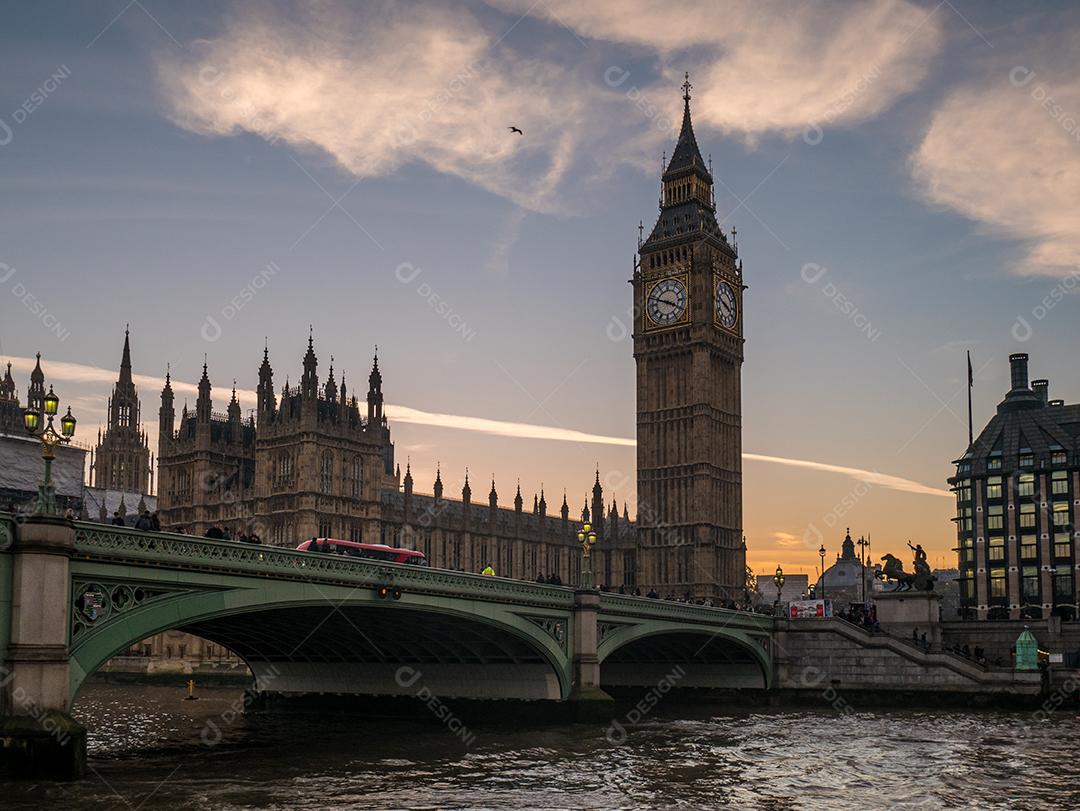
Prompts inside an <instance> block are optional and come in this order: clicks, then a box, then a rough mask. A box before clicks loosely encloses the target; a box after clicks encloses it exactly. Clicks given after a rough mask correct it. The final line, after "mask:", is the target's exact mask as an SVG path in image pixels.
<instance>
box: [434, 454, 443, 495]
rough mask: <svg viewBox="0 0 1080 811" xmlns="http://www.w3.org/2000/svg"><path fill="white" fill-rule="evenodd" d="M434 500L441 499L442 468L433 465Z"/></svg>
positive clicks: (436, 464)
mask: <svg viewBox="0 0 1080 811" xmlns="http://www.w3.org/2000/svg"><path fill="white" fill-rule="evenodd" d="M434 490H435V498H442V468H441V467H440V465H439V464H438V463H437V462H436V463H435V488H434Z"/></svg>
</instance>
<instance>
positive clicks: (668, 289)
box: [645, 279, 686, 327]
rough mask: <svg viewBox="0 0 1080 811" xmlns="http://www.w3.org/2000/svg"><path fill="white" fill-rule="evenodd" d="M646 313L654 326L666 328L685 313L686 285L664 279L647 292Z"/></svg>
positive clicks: (676, 280) (674, 280)
mask: <svg viewBox="0 0 1080 811" xmlns="http://www.w3.org/2000/svg"><path fill="white" fill-rule="evenodd" d="M645 304H646V312H648V314H649V318H650V319H652V322H653V323H654V324H657V325H659V326H661V327H666V326H669V325H671V324H674V323H676V322H677V321H679V319H681V318H682V317H683V314H684V313H685V312H686V285H685V284H683V283H682V282H681V281H679V280H678V279H664V280H662V281H659V282H657V283H656V284H655V285H653V287H652V288H651V289H650V290H649V298H648V300H647V301H646V303H645Z"/></svg>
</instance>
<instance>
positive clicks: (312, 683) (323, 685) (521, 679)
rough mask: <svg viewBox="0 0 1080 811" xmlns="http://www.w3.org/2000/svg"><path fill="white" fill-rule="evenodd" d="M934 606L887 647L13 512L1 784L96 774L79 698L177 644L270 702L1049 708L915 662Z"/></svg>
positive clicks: (951, 664) (6, 580) (919, 607)
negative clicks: (682, 691) (915, 631)
mask: <svg viewBox="0 0 1080 811" xmlns="http://www.w3.org/2000/svg"><path fill="white" fill-rule="evenodd" d="M886 598H889V599H886ZM935 599H936V598H935V597H934V595H932V594H929V593H922V594H919V593H902V594H901V593H894V594H893V595H891V596H890V595H878V597H877V607H878V616H879V619H882V618H883V617H885V616H886V614H887V613H888V612H892V615H893V617H894V619H895V620H896V622H897V624H896V626H895V627H894V628H892V629H887V630H892V631H894V632H895V631H899V630H903V633H900V634H898V635H894V634H889V633H885V634H880V633H879V634H872V635H871V634H868V633H867V632H865V631H864V630H861V629H859V628H856V627H855V626H853V625H849V624H848V623H846V622H844V621H843V620H839V619H827V620H794V621H788V620H785V619H779V618H774V617H771V616H764V615H761V614H752V613H748V612H741V611H727V610H724V609H719V608H712V607H705V606H695V605H689V604H684V603H676V602H668V601H662V600H650V599H642V598H640V597H628V596H624V595H619V594H611V593H606V592H604V593H602V592H599V591H596V590H592V589H573V588H566V587H562V586H551V585H546V584H542V583H531V582H524V581H517V580H509V579H506V578H499V577H483V576H480V575H474V574H468V573H463V572H453V571H448V570H443V569H431V568H427V567H424V566H414V565H399V564H390V563H382V562H376V561H371V560H362V559H357V558H350V557H344V556H341V555H327V554H322V553H317V552H301V551H297V550H292V549H281V548H277V547H265V546H261V545H252V544H242V543H238V542H233V541H218V540H210V539H206V538H198V537H192V536H188V535H178V534H172V533H162V532H144V531H140V530H134V529H127V528H124V527H113V526H105V525H102V524H96V523H89V522H79V521H75V522H72V521H68V520H65V519H61V518H58V517H48V516H36V517H30V518H26V517H19V518H16V517H15V516H12V515H10V514H7V513H0V651H4V652H5V654H6V655H5V658H4V662H3V665H2V667H0V775H4V774H7V775H9V776H11V775H18V776H34V775H41V776H68V777H70V776H75V775H78V774H80V773H81V771H82V768H83V765H84V763H85V733H86V731H85V730H84V729H82V727H80V726H79V725H78V724H77V723H76V722H74V721H73V720H72V719H71V717H70V715H69V713H70V710H71V706H72V704H73V702H74V700H75V697H76V695H77V694H78V691H79V688H80V686H81V685H82V684H83V683H84V682H85V680H86V679H87V677H88V676H90V675H91V674H93V673H94V672H95V671H96V670H97V669H99V668H100V667H101V666H102V665H103V664H104V663H105V662H106V661H108V660H109V659H110V658H111V657H113V656H115V655H116V654H118V653H121V652H123V651H125V650H127V649H128V648H129V647H130V646H131V645H133V644H135V643H137V642H139V641H140V640H142V639H145V638H147V637H149V636H152V635H154V634H156V633H159V632H161V631H167V630H172V629H179V630H183V631H186V632H188V633H192V634H195V635H198V636H201V637H203V638H205V639H208V640H211V641H213V642H215V643H217V644H220V645H222V646H224V647H226V648H229V649H230V650H232V651H234V652H235V653H236V654H238V655H239V656H240V657H241V658H242V659H243V660H244V661H245V662H246V663H247V665H248V666H249V667H250V669H251V671H252V673H253V675H254V686H253V690H254V691H255V693H256V694H257V695H258V696H260V697H261V698H263V699H274V700H278V699H284V698H296V697H301V696H308V697H310V696H345V695H349V694H354V695H369V696H417V695H420V694H423V695H428V696H437V697H439V698H449V699H518V700H525V701H533V702H536V701H547V702H550V705H551V707H552V708H553V712H552V713H551V714H552V715H558V716H560V717H567V716H568V715H569V716H570V717H577V718H582V719H587V718H601V717H603V718H608V719H609V718H610V717H611V713H612V710H611V706H612V701H611V698H610V694H609V693H608V692H607V691H606V690H605V688H625V687H640V688H646V689H649V690H654V689H656V688H657V687H658V686H659V685H661V684H666V685H667V686H668V687H669V688H670V687H671V686H673V683H674V684H675V686H678V687H680V688H706V689H736V690H751V691H755V692H763V691H774V694H775V693H776V692H779V694H781V695H784V694H787V695H791V694H798V695H801V696H803V697H806V696H812V697H814V698H815V699H816V700H819V701H821V700H824V701H825V702H826V703H830V704H833V703H834V702H835V701H836V700H837V696H846V697H847V698H852V699H855V698H857V697H858V696H859V694H862V696H864V697H871V700H882V698H881V697H882V695H883V694H884V693H890V692H891V691H897V690H901V691H904V693H905V694H906V695H907V696H909V697H911V696H913V695H915V694H917V693H920V692H921V693H922V695H923V696H924V699H921V700H927V699H933V700H936V699H937V698H938V697H940V696H944V695H953V696H961V697H963V696H968V697H973V696H974V697H981V698H986V697H988V696H991V695H993V696H996V697H997V698H1001V699H1009V700H1013V699H1020V700H1025V701H1026V700H1028V699H1030V698H1031V697H1032V696H1034V695H1037V694H1038V692H1039V689H1040V677H1039V674H1037V673H1034V672H1023V671H1013V670H1011V669H999V670H993V669H987V668H984V667H981V666H979V665H977V664H976V663H974V662H971V661H969V660H966V659H964V658H962V657H958V656H954V655H952V654H949V653H946V652H944V651H943V650H941V649H940V646H937V647H936V649H934V650H924V649H922V648H919V647H916V646H913V645H911V643H910V641H908V640H910V636H911V629H910V628H907V627H906V626H905V625H903V624H902V623H901V620H903V619H904V616H905V615H910V614H911V612H912V611H916V612H922V613H921V615H920V616H921V618H920V619H919V620H918V622H919V625H920V626H922V627H929V628H930V629H931V631H932V632H934V631H933V629H934V628H935V627H936V625H937V617H936V614H937V612H936V604H935V603H934V600H935ZM907 619H911V617H910V616H908V617H907ZM882 624H883V625H886V624H887V621H886V620H884V619H883V621H882ZM904 629H906V630H904ZM934 633H936V632H934ZM905 636H906V639H905V638H904V637H905ZM673 674H676V675H675V677H674V678H673ZM847 698H844V699H843V700H844V701H846V700H847ZM331 700H332V699H331ZM886 700H890V701H891V700H892V699H886ZM556 707H557V708H558V712H557V713H556V712H554V708H556Z"/></svg>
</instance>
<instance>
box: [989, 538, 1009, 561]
mask: <svg viewBox="0 0 1080 811" xmlns="http://www.w3.org/2000/svg"><path fill="white" fill-rule="evenodd" d="M989 556H990V560H1005V539H1004V538H1001V537H998V538H991V539H990V552H989Z"/></svg>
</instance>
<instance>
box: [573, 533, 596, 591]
mask: <svg viewBox="0 0 1080 811" xmlns="http://www.w3.org/2000/svg"><path fill="white" fill-rule="evenodd" d="M577 539H578V542H579V543H580V544H581V587H582V588H583V589H591V588H592V557H591V556H590V555H589V547H591V546H592V545H593V544H594V543H596V533H595V532H593V528H592V524H582V525H581V529H579V530H578V534H577Z"/></svg>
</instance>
